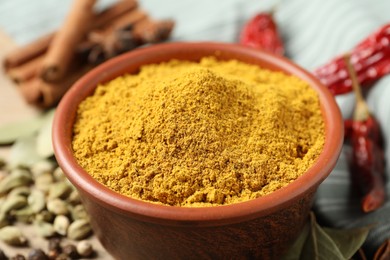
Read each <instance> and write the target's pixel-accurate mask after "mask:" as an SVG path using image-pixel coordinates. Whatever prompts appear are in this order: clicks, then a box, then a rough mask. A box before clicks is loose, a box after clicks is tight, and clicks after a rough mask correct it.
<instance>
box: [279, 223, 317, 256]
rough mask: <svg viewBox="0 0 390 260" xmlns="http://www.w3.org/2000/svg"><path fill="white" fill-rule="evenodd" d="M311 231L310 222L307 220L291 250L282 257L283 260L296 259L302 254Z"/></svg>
mask: <svg viewBox="0 0 390 260" xmlns="http://www.w3.org/2000/svg"><path fill="white" fill-rule="evenodd" d="M309 232H310V223H309V222H307V223H306V224H305V226H304V227H303V229H302V231H301V233H300V234H299V236H298V238H297V239H296V240H295V242H294V244H292V246H291V247H290V248H289V250H288V251H287V252H286V253H285V255H284V256H283V257H282V260H296V259H299V258H300V256H301V252H302V248H303V246H304V245H305V243H306V240H307V237H308V236H309Z"/></svg>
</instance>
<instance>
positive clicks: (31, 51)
mask: <svg viewBox="0 0 390 260" xmlns="http://www.w3.org/2000/svg"><path fill="white" fill-rule="evenodd" d="M54 34H55V33H50V34H47V35H45V36H43V37H41V38H39V39H37V40H36V41H33V42H31V43H29V44H27V45H25V46H22V47H18V48H16V49H15V50H13V51H12V52H10V53H9V54H8V55H7V56H6V57H5V58H4V62H3V66H4V68H5V70H6V71H7V70H9V69H11V68H13V67H16V66H19V65H21V64H23V63H25V62H27V61H29V60H31V59H34V58H36V57H38V56H39V55H42V54H43V53H45V51H46V50H47V47H48V46H49V44H50V42H51V41H52V40H53V37H54Z"/></svg>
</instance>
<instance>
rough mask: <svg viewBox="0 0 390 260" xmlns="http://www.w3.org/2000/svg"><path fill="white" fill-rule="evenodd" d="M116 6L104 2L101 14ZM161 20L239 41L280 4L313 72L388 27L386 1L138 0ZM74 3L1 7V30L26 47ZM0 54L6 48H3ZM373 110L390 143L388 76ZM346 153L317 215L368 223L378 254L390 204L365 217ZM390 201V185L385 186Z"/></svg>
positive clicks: (344, 106)
mask: <svg viewBox="0 0 390 260" xmlns="http://www.w3.org/2000/svg"><path fill="white" fill-rule="evenodd" d="M111 2H113V0H100V1H99V7H98V8H102V7H104V6H107V5H109V4H110V3H111ZM139 2H140V4H141V5H142V6H143V7H144V8H145V9H146V10H148V12H150V13H151V15H152V16H153V17H156V18H167V17H171V18H173V19H175V20H176V22H177V26H176V28H175V31H174V35H173V39H172V40H175V41H177V40H178V41H205V40H206V41H223V42H235V41H236V40H237V35H238V33H239V30H240V28H241V27H242V24H243V23H244V22H245V21H246V20H247V19H249V18H250V17H251V16H253V15H254V14H255V13H257V12H259V11H262V10H269V9H270V8H271V7H272V6H274V5H275V4H276V5H277V12H276V14H275V17H276V19H277V21H278V23H279V26H280V29H281V32H282V35H283V38H284V41H285V44H286V49H287V56H288V57H289V58H290V59H292V60H294V61H295V62H296V63H298V64H300V65H301V66H303V67H305V68H306V69H308V70H312V69H314V68H316V67H317V66H319V65H321V64H323V63H325V62H327V61H328V60H330V59H331V58H332V57H334V56H335V55H337V54H340V53H342V52H344V51H347V50H349V49H350V48H351V47H353V46H354V45H355V44H356V43H358V42H359V41H360V40H362V39H363V38H364V37H366V36H367V35H368V34H370V33H371V32H372V31H374V30H376V29H377V28H379V26H380V25H382V24H384V23H388V22H390V14H389V10H390V1H389V0H344V1H338V0H328V1H323V0H285V1H283V0H281V1H259V0H245V1H243V0H224V1H208V0H180V1H179V0H164V1H161V0H139ZM69 3H70V0H61V1H53V0H36V1H29V0H1V1H0V26H1V28H2V29H3V30H5V31H6V32H7V33H9V34H10V35H11V36H12V37H13V38H14V39H15V41H16V42H17V43H19V44H23V43H27V42H29V41H31V40H33V39H34V38H36V37H38V36H40V35H43V34H45V33H47V32H50V31H52V30H54V29H55V28H57V27H58V26H59V25H60V23H61V21H62V19H63V17H64V15H65V14H66V12H67V10H68V8H69ZM0 47H1V46H0ZM337 101H338V103H339V105H340V108H341V110H342V113H343V116H344V117H349V116H350V115H351V112H352V109H353V104H354V97H353V95H351V94H347V95H344V96H341V97H337ZM368 101H369V105H370V107H371V109H372V111H373V112H374V114H375V116H376V117H377V118H378V119H379V121H380V122H381V124H382V127H383V132H384V134H385V137H386V140H389V138H390V76H387V77H385V78H383V79H382V80H380V81H379V82H378V83H377V84H375V86H374V88H372V89H371V90H370V91H369V93H368ZM389 147H390V145H389V146H388V148H387V150H386V158H387V161H388V162H389V163H388V164H387V177H388V179H389V178H390V176H389V173H390V167H389V166H390V148H389ZM347 151H348V147H345V148H344V152H343V153H342V155H341V157H340V159H339V162H338V164H337V167H336V169H335V170H334V171H333V172H332V173H331V175H330V177H329V178H328V179H327V180H326V181H325V182H324V183H323V184H322V185H321V187H320V189H319V191H318V195H317V200H316V203H315V211H316V212H317V215H318V216H319V218H320V219H321V220H322V221H324V223H326V224H327V225H331V226H337V227H354V226H361V225H366V224H371V223H376V224H377V226H376V227H375V228H374V230H373V231H372V232H371V233H370V235H369V239H368V241H367V243H366V246H367V248H368V249H372V248H376V247H378V246H379V244H380V243H381V242H382V241H383V240H384V239H385V238H389V237H390V201H389V200H388V202H387V203H386V205H385V206H384V207H383V208H381V209H380V210H378V211H376V212H373V213H370V214H362V213H361V212H360V210H359V201H358V199H356V196H355V197H354V196H353V192H352V191H351V187H350V181H349V173H348V170H347V164H346V160H345V159H346V158H345V152H347ZM387 190H388V193H389V194H390V182H389V181H388V182H387Z"/></svg>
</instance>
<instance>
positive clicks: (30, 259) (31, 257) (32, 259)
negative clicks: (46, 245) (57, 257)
mask: <svg viewBox="0 0 390 260" xmlns="http://www.w3.org/2000/svg"><path fill="white" fill-rule="evenodd" d="M47 259H48V257H47V255H46V254H45V252H43V251H42V250H41V249H32V250H31V251H30V252H29V253H28V256H27V260H47Z"/></svg>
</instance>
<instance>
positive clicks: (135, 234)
mask: <svg viewBox="0 0 390 260" xmlns="http://www.w3.org/2000/svg"><path fill="white" fill-rule="evenodd" d="M211 55H212V56H216V57H218V58H219V59H238V60H241V61H244V62H247V63H253V64H257V65H260V66H262V67H264V68H268V69H271V70H279V71H284V72H286V73H288V74H294V75H297V76H298V77H300V78H302V79H303V80H306V81H307V82H309V84H311V85H312V87H313V88H314V89H315V90H316V91H317V92H318V94H319V98H320V100H321V109H322V112H323V115H324V120H325V125H326V144H325V147H324V151H323V153H322V154H321V155H320V158H319V160H318V162H317V163H315V164H314V166H313V167H312V168H311V169H309V170H308V172H307V173H305V174H304V175H303V176H301V177H300V178H298V179H297V180H296V181H294V182H293V183H291V184H289V185H288V186H287V187H285V188H282V189H280V190H278V191H276V192H273V193H272V194H270V195H267V196H264V197H261V198H258V199H255V200H251V201H248V202H244V203H237V204H234V205H228V206H221V207H208V208H180V207H169V206H163V205H155V204H152V203H147V202H143V201H138V200H134V199H131V198H127V197H124V196H122V195H120V194H117V193H115V192H113V191H111V190H109V189H108V188H106V187H104V186H103V185H101V184H100V183H97V182H96V181H95V180H93V179H92V177H91V176H89V175H88V173H86V172H85V171H84V170H83V169H82V168H81V167H80V166H79V165H78V164H77V162H76V160H75V159H74V157H73V153H72V148H71V141H72V126H73V122H74V120H75V115H76V109H77V106H78V104H79V103H80V102H81V101H82V100H83V99H85V98H86V97H87V96H89V95H91V94H92V92H93V91H94V89H95V87H96V85H97V84H98V83H102V82H107V81H109V80H111V79H114V78H116V77H118V76H121V75H123V74H124V73H135V72H137V71H138V68H139V66H140V65H144V64H150V63H158V62H162V61H167V60H170V59H172V58H175V59H184V60H194V61H197V60H199V59H200V58H201V57H204V56H211ZM342 139H343V125H342V118H341V113H340V111H339V109H338V107H337V104H336V103H335V101H334V99H333V97H332V96H331V94H330V93H329V92H328V91H327V90H326V89H325V87H323V86H322V85H321V84H320V83H319V82H318V80H316V79H315V78H314V77H313V76H312V75H310V74H309V73H307V72H305V71H304V70H302V69H301V68H299V67H298V66H296V65H294V64H292V63H291V62H290V61H288V60H286V59H283V58H276V57H274V56H272V55H269V54H266V53H263V52H261V51H258V50H254V49H249V48H244V47H240V46H237V45H232V44H218V43H194V44H189V43H187V44H186V43H171V44H162V45H155V46H153V47H149V48H145V49H141V50H138V51H134V52H130V53H127V54H125V55H122V56H120V57H118V58H115V59H113V60H110V61H108V62H106V63H105V64H103V65H101V66H99V67H98V68H96V69H94V70H93V71H91V72H90V73H88V74H87V75H86V76H84V77H83V78H82V79H81V80H79V81H78V82H76V84H75V85H74V86H73V87H72V88H71V89H70V90H69V91H68V93H67V94H66V95H65V97H64V98H63V100H62V101H61V103H60V105H59V107H58V109H57V113H56V116H55V119H54V124H53V146H54V150H55V155H56V158H57V160H58V162H59V164H60V166H61V167H62V168H63V170H64V172H65V174H66V175H67V177H68V178H69V179H70V181H71V182H72V183H73V184H74V185H75V186H76V187H77V189H78V190H79V192H80V195H81V198H82V200H83V202H84V204H85V206H86V209H87V211H88V212H89V214H90V215H91V222H92V226H93V228H94V231H95V233H96V234H97V235H98V237H99V239H100V240H101V242H102V244H103V245H104V246H105V248H106V249H107V250H108V251H109V252H110V253H111V254H112V255H113V256H114V257H116V258H117V259H157V258H158V259H175V258H181V259H187V258H188V259H190V258H197V259H199V258H229V259H233V258H234V259H236V258H237V259H240V258H254V257H256V258H259V257H260V256H261V258H262V259H267V258H270V259H272V258H277V257H278V256H279V255H280V254H281V253H282V252H283V249H284V248H286V246H288V245H289V244H290V243H291V241H292V240H293V239H294V238H296V237H297V235H298V234H299V231H300V230H301V228H302V226H303V223H304V222H305V220H306V219H307V216H308V212H309V210H310V207H311V204H312V200H313V196H314V192H315V190H316V189H317V187H318V185H319V184H320V183H321V182H322V181H323V180H324V179H325V178H326V177H327V176H328V175H329V173H330V171H331V170H332V169H333V167H334V165H335V163H336V161H337V158H338V155H339V153H340V151H341V145H342Z"/></svg>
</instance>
